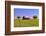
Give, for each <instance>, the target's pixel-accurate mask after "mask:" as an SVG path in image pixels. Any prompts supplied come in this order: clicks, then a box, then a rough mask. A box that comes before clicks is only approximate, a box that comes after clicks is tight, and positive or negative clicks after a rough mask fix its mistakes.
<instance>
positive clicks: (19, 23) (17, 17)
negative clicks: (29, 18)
mask: <svg viewBox="0 0 46 36" xmlns="http://www.w3.org/2000/svg"><path fill="white" fill-rule="evenodd" d="M17 18H18V21H19V24H20V26H21V22H20V16H17Z"/></svg>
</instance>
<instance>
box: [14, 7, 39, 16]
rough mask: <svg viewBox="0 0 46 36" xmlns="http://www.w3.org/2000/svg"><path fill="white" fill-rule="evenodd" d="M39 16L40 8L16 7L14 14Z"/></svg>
mask: <svg viewBox="0 0 46 36" xmlns="http://www.w3.org/2000/svg"><path fill="white" fill-rule="evenodd" d="M34 15H36V16H38V15H39V9H26V8H25V9H24V8H14V16H34Z"/></svg>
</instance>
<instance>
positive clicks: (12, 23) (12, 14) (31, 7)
mask: <svg viewBox="0 0 46 36" xmlns="http://www.w3.org/2000/svg"><path fill="white" fill-rule="evenodd" d="M14 8H24V9H25V8H26V9H39V27H16V28H15V27H14ZM26 30H42V7H41V6H22V5H11V32H12V31H26Z"/></svg>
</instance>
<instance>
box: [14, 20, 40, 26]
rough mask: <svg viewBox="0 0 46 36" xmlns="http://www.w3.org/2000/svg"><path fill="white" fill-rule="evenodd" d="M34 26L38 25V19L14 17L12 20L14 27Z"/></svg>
mask: <svg viewBox="0 0 46 36" xmlns="http://www.w3.org/2000/svg"><path fill="white" fill-rule="evenodd" d="M33 26H34V27H36V26H39V20H38V19H31V20H22V19H16V20H14V27H33Z"/></svg>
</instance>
